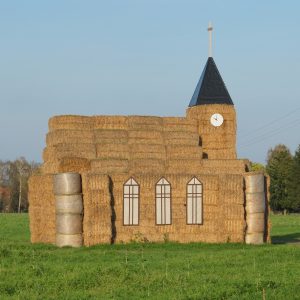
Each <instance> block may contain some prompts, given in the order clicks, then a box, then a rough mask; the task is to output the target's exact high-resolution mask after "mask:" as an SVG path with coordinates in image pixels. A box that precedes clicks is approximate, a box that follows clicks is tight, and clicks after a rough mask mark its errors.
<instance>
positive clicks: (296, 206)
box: [287, 145, 300, 212]
mask: <svg viewBox="0 0 300 300" xmlns="http://www.w3.org/2000/svg"><path fill="white" fill-rule="evenodd" d="M287 189H288V198H287V209H288V210H290V211H294V212H300V145H299V146H298V149H297V150H296V153H295V156H294V158H293V162H292V166H291V170H290V176H289V180H288V185H287Z"/></svg>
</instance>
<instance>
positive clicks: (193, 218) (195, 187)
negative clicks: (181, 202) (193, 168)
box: [187, 177, 203, 224]
mask: <svg viewBox="0 0 300 300" xmlns="http://www.w3.org/2000/svg"><path fill="white" fill-rule="evenodd" d="M202 196H203V189H202V183H201V182H200V181H199V180H198V179H197V178H196V177H194V178H193V179H192V180H191V181H189V182H188V184H187V224H202V206H203V201H202V200H203V199H202Z"/></svg>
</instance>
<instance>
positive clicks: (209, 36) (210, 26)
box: [207, 22, 213, 57]
mask: <svg viewBox="0 0 300 300" xmlns="http://www.w3.org/2000/svg"><path fill="white" fill-rule="evenodd" d="M207 31H208V57H212V31H213V27H212V23H211V22H209V23H208V28H207Z"/></svg>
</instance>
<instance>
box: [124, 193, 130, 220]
mask: <svg viewBox="0 0 300 300" xmlns="http://www.w3.org/2000/svg"><path fill="white" fill-rule="evenodd" d="M124 224H125V225H129V199H128V198H125V199H124Z"/></svg>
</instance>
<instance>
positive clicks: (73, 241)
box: [56, 233, 82, 247]
mask: <svg viewBox="0 0 300 300" xmlns="http://www.w3.org/2000/svg"><path fill="white" fill-rule="evenodd" d="M56 246H58V247H65V246H70V247H80V246H82V234H60V233H57V234H56Z"/></svg>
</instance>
